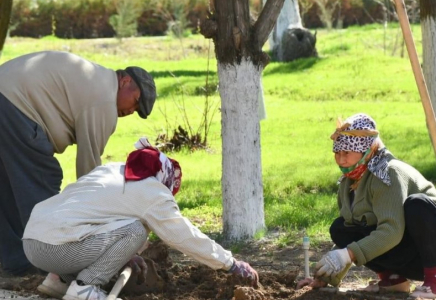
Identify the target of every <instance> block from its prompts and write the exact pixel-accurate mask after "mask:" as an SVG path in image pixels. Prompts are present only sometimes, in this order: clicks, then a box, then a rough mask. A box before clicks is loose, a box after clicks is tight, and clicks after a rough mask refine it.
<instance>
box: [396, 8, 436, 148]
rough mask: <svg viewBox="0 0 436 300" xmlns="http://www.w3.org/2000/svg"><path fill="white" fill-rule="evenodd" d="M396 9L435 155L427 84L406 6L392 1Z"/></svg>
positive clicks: (435, 129)
mask: <svg viewBox="0 0 436 300" xmlns="http://www.w3.org/2000/svg"><path fill="white" fill-rule="evenodd" d="M394 1H395V6H396V9H397V15H398V19H399V21H400V26H401V30H402V31H403V36H404V41H405V43H406V48H407V52H408V53H409V58H410V63H411V64H412V70H413V74H414V75H415V81H416V84H417V86H418V90H419V95H420V96H421V102H422V105H423V107H424V113H425V119H426V123H427V130H428V131H429V133H430V139H431V142H432V145H433V151H434V153H435V155H436V119H435V114H434V111H433V106H432V104H431V100H430V95H429V93H428V89H427V84H426V83H425V78H424V74H423V73H422V69H421V65H420V63H419V59H418V53H417V52H416V47H415V42H414V41H413V36H412V31H411V30H410V23H409V19H408V17H407V12H406V5H405V4H404V0H394Z"/></svg>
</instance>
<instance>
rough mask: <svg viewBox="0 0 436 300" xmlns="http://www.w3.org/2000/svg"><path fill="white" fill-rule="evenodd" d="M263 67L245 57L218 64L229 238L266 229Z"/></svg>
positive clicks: (224, 201)
mask: <svg viewBox="0 0 436 300" xmlns="http://www.w3.org/2000/svg"><path fill="white" fill-rule="evenodd" d="M261 73H262V68H259V67H257V66H255V65H254V64H253V62H252V61H250V60H249V59H247V58H243V59H242V61H241V62H240V63H239V64H237V65H236V64H235V65H230V64H222V63H218V76H219V78H220V86H219V92H220V95H221V99H222V105H221V115H222V117H221V118H222V119H221V126H222V128H221V130H222V139H223V149H222V150H223V152H222V155H223V158H222V166H223V176H222V190H223V206H224V214H223V223H224V232H225V235H226V237H227V238H229V239H244V238H247V237H253V236H254V234H255V233H256V232H257V231H259V230H260V229H263V228H264V227H265V222H264V209H263V186H262V175H261V174H262V168H261V160H260V157H261V152H260V126H259V116H258V99H259V97H258V94H259V87H260V76H261Z"/></svg>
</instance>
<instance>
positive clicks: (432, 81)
mask: <svg viewBox="0 0 436 300" xmlns="http://www.w3.org/2000/svg"><path fill="white" fill-rule="evenodd" d="M432 2H433V0H420V14H421V16H420V18H421V29H422V56H423V64H422V69H423V73H424V77H425V81H426V83H427V89H428V93H429V95H430V99H431V103H432V106H433V111H435V110H436V7H435V5H434V4H433V3H432ZM435 114H436V111H435Z"/></svg>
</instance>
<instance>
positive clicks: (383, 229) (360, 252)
mask: <svg viewBox="0 0 436 300" xmlns="http://www.w3.org/2000/svg"><path fill="white" fill-rule="evenodd" d="M331 139H332V140H333V152H334V154H335V160H336V163H337V164H338V166H339V168H340V170H341V171H342V176H341V177H340V179H339V181H338V184H339V191H338V205H339V212H340V217H339V218H337V219H336V220H334V221H333V223H332V225H331V227H330V236H331V238H332V241H333V242H334V243H335V245H336V250H332V251H330V252H328V253H327V254H325V255H324V256H323V257H322V259H321V260H320V261H319V262H318V263H317V265H316V274H315V279H314V280H312V279H305V280H303V281H301V282H300V283H299V284H298V285H299V286H300V287H302V286H304V285H311V286H312V287H322V286H326V285H327V284H331V285H334V286H336V285H338V284H339V283H340V281H341V279H342V278H343V277H344V276H345V274H346V273H347V271H348V269H349V268H350V267H351V265H352V263H354V264H355V265H356V266H361V265H365V266H366V267H368V268H369V269H371V270H373V271H374V272H376V273H377V275H378V277H379V279H380V280H379V281H378V282H372V283H370V285H369V286H368V287H366V288H365V289H364V290H365V291H370V292H379V291H382V290H383V291H397V292H409V291H410V282H409V279H412V280H420V281H422V280H423V281H424V283H423V285H422V286H418V287H416V289H415V291H414V292H413V293H412V294H411V295H410V296H411V297H413V298H418V297H419V298H421V299H433V298H436V189H435V187H434V185H433V184H432V183H431V182H429V181H428V180H426V179H425V178H424V176H423V175H422V174H421V173H420V172H419V171H417V170H416V169H415V168H413V167H412V166H410V165H408V164H406V163H404V162H402V161H400V160H398V159H396V158H395V157H394V156H393V155H392V154H391V153H390V152H389V151H388V150H387V149H386V147H385V146H384V144H383V142H382V141H381V139H380V137H379V132H378V130H377V129H376V123H375V121H374V120H373V119H372V118H371V117H370V116H368V115H365V114H362V113H360V114H356V115H353V116H351V117H349V118H348V119H346V120H345V121H344V122H340V121H339V122H338V124H337V128H336V131H335V132H334V133H333V134H332V135H331Z"/></svg>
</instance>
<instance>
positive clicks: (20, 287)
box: [0, 240, 408, 300]
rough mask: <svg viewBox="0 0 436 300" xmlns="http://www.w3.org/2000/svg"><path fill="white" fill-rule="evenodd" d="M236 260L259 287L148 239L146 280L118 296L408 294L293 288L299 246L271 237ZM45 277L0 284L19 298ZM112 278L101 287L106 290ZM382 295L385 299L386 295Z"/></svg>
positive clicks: (345, 297) (359, 279)
mask: <svg viewBox="0 0 436 300" xmlns="http://www.w3.org/2000/svg"><path fill="white" fill-rule="evenodd" d="M330 247H331V244H329V243H325V244H324V245H317V246H316V247H315V246H314V247H312V249H311V252H310V261H311V262H312V263H314V262H315V261H317V260H318V259H319V258H320V256H321V255H322V254H323V253H325V252H326V251H328V250H329V249H330ZM234 255H235V257H236V258H237V259H241V260H244V261H246V262H248V263H250V265H251V266H253V267H254V268H255V269H256V270H257V272H258V274H259V277H260V286H259V288H257V289H255V288H252V287H250V286H249V284H248V283H247V282H244V280H242V279H240V278H238V277H235V276H233V275H231V274H229V273H227V272H225V271H222V270H217V271H215V270H212V269H210V268H209V267H207V266H205V265H201V264H199V263H197V262H196V261H195V260H193V259H191V258H189V257H188V256H185V255H184V254H182V253H180V252H178V251H175V250H172V249H169V248H168V247H167V246H166V245H165V244H164V243H162V242H155V243H151V244H150V246H149V247H148V248H147V249H146V251H144V253H143V257H144V259H145V261H146V263H147V266H148V272H147V277H146V280H145V283H143V284H141V285H137V284H136V278H135V277H134V276H132V277H131V278H130V279H129V281H128V282H127V284H126V286H125V287H124V289H123V290H122V292H121V294H120V295H119V296H120V297H121V298H123V299H125V300H160V299H172V300H197V299H198V300H199V299H226V300H227V299H228V300H230V299H231V300H273V299H274V300H281V299H287V300H309V299H310V300H357V299H359V300H360V299H362V300H363V299H367V300H379V299H380V300H381V299H406V298H407V296H408V294H406V293H402V294H389V295H388V294H384V295H379V294H368V293H366V294H365V293H355V292H352V291H350V292H342V293H339V292H337V291H336V290H334V289H331V290H330V291H323V290H312V289H310V288H309V287H304V288H302V289H299V290H296V289H295V287H296V283H297V281H298V280H300V279H302V278H303V277H302V276H303V270H304V267H303V265H302V264H303V262H304V257H303V250H302V249H301V245H295V246H288V247H283V248H281V247H278V246H277V245H275V244H274V243H273V242H272V241H268V240H263V241H256V242H250V243H247V244H244V245H243V246H242V247H241V250H240V252H239V253H237V254H234ZM374 278H375V274H374V273H373V272H372V271H370V270H368V269H366V268H365V267H355V266H354V267H352V268H351V270H350V272H349V274H348V275H347V277H346V278H345V280H344V282H343V284H342V287H345V288H348V289H350V290H353V289H355V288H358V287H362V286H363V285H365V284H366V282H368V281H369V280H372V279H374ZM43 279H44V276H41V275H33V276H30V277H25V278H17V277H9V276H6V275H5V274H4V273H0V288H2V289H6V290H11V291H15V292H18V293H19V294H21V295H23V296H29V295H31V294H37V295H39V296H40V297H43V298H46V296H45V295H43V294H40V293H39V292H37V291H36V287H37V286H38V285H39V284H40V283H41V282H42V281H43ZM114 282H115V280H113V281H112V282H111V283H110V284H108V285H107V286H106V287H104V288H105V289H106V290H107V291H109V290H110V289H111V287H112V285H113V283H114ZM386 297H387V298H386Z"/></svg>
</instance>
